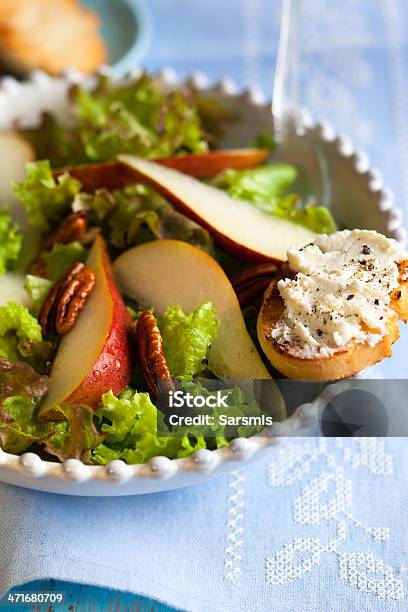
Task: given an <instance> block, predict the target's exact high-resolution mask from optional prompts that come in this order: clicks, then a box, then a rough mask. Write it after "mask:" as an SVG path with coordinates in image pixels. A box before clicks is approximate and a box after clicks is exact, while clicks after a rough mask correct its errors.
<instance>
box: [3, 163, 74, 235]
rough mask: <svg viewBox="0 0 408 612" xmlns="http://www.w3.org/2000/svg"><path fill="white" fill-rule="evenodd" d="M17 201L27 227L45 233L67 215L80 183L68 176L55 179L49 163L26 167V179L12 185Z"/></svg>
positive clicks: (30, 164) (31, 164)
mask: <svg viewBox="0 0 408 612" xmlns="http://www.w3.org/2000/svg"><path fill="white" fill-rule="evenodd" d="M12 185H13V189H14V193H15V196H16V198H17V199H18V200H19V201H20V202H21V203H22V205H23V206H24V208H25V210H26V213H27V218H28V221H29V222H30V224H31V225H32V226H34V227H36V228H38V229H39V230H41V231H42V232H44V233H46V232H48V231H50V230H51V229H52V226H53V225H55V224H56V223H58V222H59V221H61V219H63V217H64V216H65V215H66V214H67V213H69V212H70V207H71V204H72V202H73V200H74V198H75V196H76V195H77V193H78V192H79V190H80V188H81V184H80V183H79V181H77V180H76V179H74V178H72V177H71V176H69V175H68V174H63V175H62V176H60V177H59V178H58V179H54V177H53V175H52V171H51V166H50V162H49V161H45V160H44V161H37V162H30V163H28V164H27V178H26V179H25V180H24V181H22V182H20V183H17V182H13V183H12Z"/></svg>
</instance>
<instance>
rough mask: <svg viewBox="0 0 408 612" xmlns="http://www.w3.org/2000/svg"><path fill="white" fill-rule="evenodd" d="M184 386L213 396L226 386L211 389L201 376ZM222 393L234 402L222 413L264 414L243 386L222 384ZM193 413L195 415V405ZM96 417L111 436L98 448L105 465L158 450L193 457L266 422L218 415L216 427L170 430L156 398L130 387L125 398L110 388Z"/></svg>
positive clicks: (139, 459) (94, 453)
mask: <svg viewBox="0 0 408 612" xmlns="http://www.w3.org/2000/svg"><path fill="white" fill-rule="evenodd" d="M212 382H214V381H212ZM180 388H181V389H182V390H184V391H185V392H186V393H190V394H191V395H193V396H197V395H200V396H204V397H209V396H213V395H216V393H217V390H218V389H219V388H220V385H218V386H217V389H207V388H206V387H205V386H204V385H203V384H202V383H201V382H198V381H182V382H181V387H180ZM220 392H221V393H222V395H223V396H226V398H227V399H226V402H227V404H228V408H223V409H222V414H227V415H228V416H240V417H241V416H260V414H261V413H260V409H259V406H258V405H257V404H256V402H254V401H248V400H247V398H246V396H245V393H244V392H243V391H242V390H241V389H239V388H237V387H233V388H230V389H228V388H227V389H220ZM207 410H208V414H213V415H215V416H217V415H218V413H217V410H216V409H210V408H208V409H207ZM204 413H205V410H204V409H200V410H199V414H204ZM220 413H221V412H220ZM189 415H191V416H194V410H192V411H191V412H189ZM95 416H96V419H97V421H98V429H99V430H100V431H101V433H103V434H105V436H106V437H105V440H104V442H103V443H102V444H100V445H99V446H97V447H96V448H95V449H94V450H93V451H92V458H93V461H94V462H95V463H100V464H102V465H105V464H106V463H109V462H110V461H113V460H115V459H123V460H124V461H126V462H127V463H129V464H134V463H145V462H146V461H148V460H149V459H151V458H152V457H155V456H158V455H163V456H165V457H169V458H170V459H175V458H179V457H188V456H189V455H191V454H192V453H194V452H196V451H197V450H199V449H201V448H211V449H215V448H222V447H223V446H226V445H227V444H229V442H230V440H231V439H232V438H234V437H237V436H243V437H248V436H251V435H254V434H256V433H259V431H260V430H261V427H260V426H253V425H250V426H242V427H241V426H238V427H232V426H230V425H228V426H222V425H220V424H219V423H217V419H216V424H215V425H213V426H211V425H205V426H198V425H195V426H189V427H187V426H177V427H173V428H172V429H171V431H170V430H169V429H168V426H167V424H166V422H165V419H164V415H163V414H162V413H161V412H160V411H159V410H158V409H157V408H156V406H155V405H154V404H153V403H152V402H151V400H150V397H149V395H148V394H147V393H138V392H136V391H134V390H132V389H130V388H128V389H126V390H125V391H124V392H123V393H122V394H121V395H120V396H119V397H115V396H114V395H113V393H112V392H111V391H110V392H108V393H106V394H105V395H104V396H103V398H102V404H101V407H100V408H99V409H98V410H97V412H96V414H95Z"/></svg>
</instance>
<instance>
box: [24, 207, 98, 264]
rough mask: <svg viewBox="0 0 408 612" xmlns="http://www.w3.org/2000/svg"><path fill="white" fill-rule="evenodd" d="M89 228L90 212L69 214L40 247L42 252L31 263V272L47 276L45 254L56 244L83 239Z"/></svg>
mask: <svg viewBox="0 0 408 612" xmlns="http://www.w3.org/2000/svg"><path fill="white" fill-rule="evenodd" d="M87 230H88V213H87V212H85V211H80V212H77V213H73V214H72V215H69V217H67V218H66V219H65V221H63V223H62V224H61V225H60V226H59V228H58V229H57V230H56V231H55V232H54V233H53V234H50V236H48V238H47V239H46V240H45V241H44V242H43V244H42V245H41V247H40V252H39V254H38V256H37V258H36V259H35V260H34V262H33V263H32V264H31V267H30V273H31V274H35V275H36V276H45V274H46V264H45V261H44V258H43V254H44V253H47V252H48V251H51V250H52V247H53V246H54V244H57V243H59V244H69V243H70V242H74V241H75V240H81V239H82V238H83V236H85V234H86V232H87Z"/></svg>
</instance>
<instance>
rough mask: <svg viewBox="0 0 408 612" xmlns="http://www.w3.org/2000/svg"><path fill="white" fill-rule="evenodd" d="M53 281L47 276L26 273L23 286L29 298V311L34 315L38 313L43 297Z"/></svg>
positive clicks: (47, 292)
mask: <svg viewBox="0 0 408 612" xmlns="http://www.w3.org/2000/svg"><path fill="white" fill-rule="evenodd" d="M53 284H54V283H53V282H52V281H50V280H48V279H47V278H42V277H41V276H34V275H33V274H27V276H26V278H25V282H24V287H25V289H26V290H27V293H28V295H29V296H30V300H31V304H32V306H31V311H32V312H33V313H34V315H36V316H37V315H38V313H39V312H40V310H41V306H42V305H43V303H44V300H45V298H46V297H47V295H48V294H49V292H50V291H51V288H52V286H53Z"/></svg>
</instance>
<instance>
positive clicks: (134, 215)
mask: <svg viewBox="0 0 408 612" xmlns="http://www.w3.org/2000/svg"><path fill="white" fill-rule="evenodd" d="M73 209H74V210H75V211H78V210H85V211H87V212H88V213H89V217H90V220H91V222H93V223H95V224H96V225H100V226H101V227H102V232H103V234H104V236H106V238H107V240H108V242H109V243H110V244H111V245H112V246H113V247H116V248H119V249H123V248H130V247H132V246H135V245H137V244H141V243H143V242H148V241H150V240H156V239H160V238H169V239H174V240H184V241H185V242H189V243H190V244H193V245H194V246H197V247H199V248H202V249H203V250H206V251H207V252H210V253H212V252H213V243H212V240H211V237H210V235H209V233H208V232H207V231H206V230H205V229H203V228H202V227H200V226H199V225H198V224H197V223H195V222H194V221H191V220H190V219H188V218H187V217H185V216H184V215H182V214H180V213H178V212H177V211H175V210H174V208H173V206H172V205H171V204H169V203H168V202H166V200H164V199H163V198H161V197H160V196H159V195H158V194H157V193H155V192H154V191H153V190H152V189H149V188H148V187H145V186H143V185H135V186H132V187H129V188H127V189H123V190H119V191H116V192H114V193H113V194H110V193H109V192H106V191H105V190H100V191H98V192H96V194H95V195H89V194H79V196H78V197H77V198H76V200H75V202H74V205H73Z"/></svg>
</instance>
